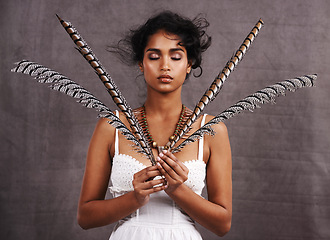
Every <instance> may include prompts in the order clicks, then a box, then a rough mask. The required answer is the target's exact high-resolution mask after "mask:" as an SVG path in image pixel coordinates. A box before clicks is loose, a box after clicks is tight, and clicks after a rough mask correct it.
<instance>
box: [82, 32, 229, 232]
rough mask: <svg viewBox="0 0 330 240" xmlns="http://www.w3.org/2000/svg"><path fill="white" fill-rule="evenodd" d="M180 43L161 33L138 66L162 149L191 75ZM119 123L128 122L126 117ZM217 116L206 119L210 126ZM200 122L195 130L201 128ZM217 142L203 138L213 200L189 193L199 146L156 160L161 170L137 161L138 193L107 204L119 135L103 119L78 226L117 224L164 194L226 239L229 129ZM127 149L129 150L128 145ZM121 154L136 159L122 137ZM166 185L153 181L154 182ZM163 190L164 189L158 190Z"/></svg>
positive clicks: (150, 123)
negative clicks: (154, 196) (191, 167)
mask: <svg viewBox="0 0 330 240" xmlns="http://www.w3.org/2000/svg"><path fill="white" fill-rule="evenodd" d="M179 42H180V41H179V37H178V36H176V35H173V34H169V33H166V32H164V31H162V30H160V31H158V32H156V33H155V34H153V35H152V36H150V38H149V41H148V44H147V46H146V48H145V50H144V58H143V61H142V62H141V63H140V64H139V67H140V69H141V71H142V72H143V74H144V77H145V81H146V84H147V99H146V102H145V109H146V113H147V116H148V126H149V130H150V132H151V134H152V136H153V138H154V140H155V141H157V142H158V144H159V145H165V144H166V143H167V141H168V137H169V136H171V135H172V134H173V132H174V129H175V126H176V123H177V121H178V117H179V115H180V112H181V108H182V101H181V90H182V84H183V83H184V81H185V78H186V74H187V73H189V72H190V70H191V62H190V61H189V60H188V59H187V52H186V49H185V48H184V47H183V46H180V44H179ZM120 118H121V120H122V121H123V122H125V118H124V117H123V115H122V114H121V115H120ZM211 118H212V116H207V119H206V121H209V120H210V119H211ZM200 121H201V120H200V119H199V120H198V121H197V122H196V123H195V124H194V125H193V130H194V129H195V130H196V129H197V128H198V127H199V125H200ZM213 128H214V130H215V131H216V134H215V136H205V137H204V139H205V140H204V148H203V159H204V161H205V163H206V164H207V169H206V184H207V191H208V200H206V199H204V198H202V197H200V196H199V195H198V194H196V193H195V192H193V191H192V190H191V189H190V188H188V187H187V186H186V185H185V184H184V182H185V181H186V180H187V178H188V172H189V170H188V168H187V167H186V166H185V164H184V162H185V161H188V160H191V159H196V155H197V143H196V144H191V146H187V147H185V148H184V149H183V151H182V152H180V153H178V154H175V155H173V154H172V153H171V152H168V151H164V152H162V153H160V154H159V156H157V155H158V153H157V152H156V151H154V154H155V156H157V157H156V160H157V165H155V166H150V163H149V162H148V160H147V159H145V158H143V157H142V156H139V155H138V154H137V155H136V156H134V157H135V158H136V159H137V160H139V161H140V162H141V163H143V164H144V165H145V166H146V168H144V169H143V170H141V171H140V172H137V173H135V174H134V179H133V182H132V183H133V187H134V191H132V192H129V193H127V194H124V195H122V196H121V197H118V198H113V199H107V200H104V198H105V193H106V191H107V187H108V182H109V178H110V173H111V158H112V157H113V155H114V138H115V129H114V128H113V127H112V126H110V125H109V124H108V123H107V120H105V119H101V120H100V121H99V122H98V124H97V126H96V128H95V131H94V134H93V136H92V139H91V142H90V146H89V150H88V156H87V162H86V169H85V175H84V180H83V184H82V190H81V196H80V200H79V206H78V223H79V224H80V226H81V227H82V228H84V229H88V228H93V227H99V226H104V225H107V224H110V223H113V222H116V221H118V220H120V219H122V218H123V217H125V216H127V215H129V214H130V213H132V212H134V211H136V210H137V209H138V208H140V207H141V206H143V205H145V204H147V203H148V201H149V199H150V195H151V194H153V193H155V192H159V191H165V192H166V193H167V194H168V196H169V197H171V198H172V199H173V200H174V201H175V202H176V203H177V204H178V205H179V206H180V207H181V208H182V209H183V210H184V211H185V212H186V213H187V214H188V215H189V216H190V217H191V218H193V219H194V220H195V221H197V222H198V223H200V224H201V225H203V226H204V227H206V228H207V229H209V230H211V231H212V232H214V233H216V234H217V235H219V236H223V235H224V234H226V233H227V232H228V231H229V229H230V226H231V217H232V178H231V177H232V162H231V150H230V144H229V139H228V133H227V129H226V126H225V125H224V124H223V123H219V124H217V125H215V126H214V127H213ZM125 143H126V144H125ZM119 144H120V152H121V153H122V152H123V153H125V152H126V153H128V154H130V153H132V149H130V144H129V143H128V142H127V140H125V139H124V138H123V136H120V143H119ZM161 175H162V176H164V177H165V180H164V179H158V180H152V179H153V178H154V177H155V176H161ZM158 184H161V186H158V187H154V186H156V185H158Z"/></svg>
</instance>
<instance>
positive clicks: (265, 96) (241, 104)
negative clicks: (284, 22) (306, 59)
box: [172, 74, 317, 153]
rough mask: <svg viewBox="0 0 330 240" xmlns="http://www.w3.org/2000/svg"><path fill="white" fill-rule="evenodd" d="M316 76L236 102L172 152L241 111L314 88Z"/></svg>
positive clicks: (211, 131)
mask: <svg viewBox="0 0 330 240" xmlns="http://www.w3.org/2000/svg"><path fill="white" fill-rule="evenodd" d="M316 78H317V75H316V74H313V75H305V76H301V77H297V78H294V79H289V80H285V81H282V82H279V83H276V84H274V85H271V86H268V87H266V88H264V89H262V90H259V91H257V92H256V93H254V94H252V95H250V96H248V97H246V98H244V99H242V100H241V101H238V102H237V103H236V104H235V105H233V106H231V107H229V108H228V109H226V110H225V111H223V112H221V113H220V114H218V115H217V116H215V117H214V118H213V119H211V120H210V121H209V122H208V123H206V124H205V125H204V126H202V127H201V128H200V129H198V130H197V131H196V132H194V133H193V134H192V135H190V136H189V137H188V138H187V139H186V140H185V141H183V142H182V143H181V144H180V145H179V146H177V147H176V148H174V149H173V150H172V152H174V153H175V152H179V151H180V149H182V148H183V147H184V146H186V145H187V144H189V143H192V142H194V141H196V140H197V139H200V138H201V137H203V135H204V134H210V135H213V134H214V130H213V129H212V128H211V126H212V125H214V124H217V123H219V122H224V121H226V120H228V119H230V118H232V117H234V116H236V115H238V114H240V113H241V112H243V111H246V110H249V111H252V110H253V109H255V108H260V105H261V104H264V103H275V99H276V98H277V97H279V96H281V95H285V93H286V91H291V92H294V91H296V90H297V89H300V88H303V87H312V86H314V81H315V80H316Z"/></svg>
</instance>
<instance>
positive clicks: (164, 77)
mask: <svg viewBox="0 0 330 240" xmlns="http://www.w3.org/2000/svg"><path fill="white" fill-rule="evenodd" d="M158 79H159V80H160V81H161V82H163V83H170V82H172V81H173V78H172V77H171V76H170V75H165V74H164V75H160V76H159V77H158Z"/></svg>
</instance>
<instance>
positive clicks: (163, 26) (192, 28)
mask: <svg viewBox="0 0 330 240" xmlns="http://www.w3.org/2000/svg"><path fill="white" fill-rule="evenodd" d="M208 26H209V23H208V21H207V20H206V19H205V18H204V17H201V16H200V15H198V16H197V17H195V18H194V19H193V20H190V19H188V18H185V17H182V16H180V15H178V14H176V13H173V12H171V11H163V12H161V13H159V14H157V15H155V16H153V17H151V18H149V19H148V20H147V22H146V23H145V24H143V25H141V26H140V27H138V28H136V29H134V30H130V32H129V34H127V36H126V37H125V38H124V39H122V40H120V41H119V42H118V45H117V46H116V47H111V48H110V49H109V51H111V52H116V53H118V54H119V56H120V57H121V59H122V60H123V61H124V62H126V63H128V64H130V65H132V64H138V63H139V62H142V61H143V57H144V49H145V47H146V45H147V43H148V40H149V37H150V36H151V35H153V34H155V33H156V32H157V31H159V30H164V31H165V32H168V33H171V34H175V35H177V36H179V37H180V44H181V45H182V46H184V47H185V48H186V50H187V57H188V60H189V61H191V63H192V69H196V68H200V74H199V75H198V76H197V77H199V76H201V75H202V67H201V62H202V53H203V52H204V51H205V50H206V49H207V48H208V47H209V46H210V45H211V37H210V36H208V35H207V34H206V32H205V29H206V28H207V27H208ZM187 77H188V75H187Z"/></svg>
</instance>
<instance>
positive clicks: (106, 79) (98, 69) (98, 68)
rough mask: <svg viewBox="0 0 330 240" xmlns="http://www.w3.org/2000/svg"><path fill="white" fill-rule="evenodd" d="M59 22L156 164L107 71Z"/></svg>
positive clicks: (69, 27)
mask: <svg viewBox="0 0 330 240" xmlns="http://www.w3.org/2000/svg"><path fill="white" fill-rule="evenodd" d="M56 16H57V18H58V19H59V21H60V22H61V24H62V26H63V27H64V29H65V30H66V31H67V33H68V34H69V35H70V37H71V39H72V40H73V41H74V43H75V44H76V46H77V50H78V51H79V52H80V53H81V55H82V56H83V57H84V58H85V59H86V60H87V61H88V63H89V64H90V65H91V67H92V68H93V69H94V70H95V73H96V74H97V75H98V76H99V78H100V79H101V81H102V82H103V84H104V86H105V87H106V88H107V90H108V92H109V94H110V95H111V97H112V99H113V101H114V102H115V103H116V105H117V106H118V108H119V109H120V110H121V111H122V112H123V113H124V114H125V116H126V118H127V121H128V122H129V124H130V127H131V129H132V132H133V134H134V135H135V136H136V138H137V139H138V141H139V143H140V145H141V146H142V148H143V152H144V153H145V154H146V156H147V157H148V158H149V159H150V161H151V163H152V164H153V165H154V164H156V162H155V160H154V156H153V153H152V150H151V148H150V146H149V144H148V141H147V139H146V137H145V136H144V134H143V130H142V128H141V126H140V125H139V123H138V121H137V119H136V118H135V116H134V114H133V111H132V109H131V107H130V106H129V105H128V103H127V102H126V99H125V98H124V96H123V95H122V94H121V92H120V91H119V89H118V87H117V86H116V84H115V83H114V81H113V80H112V78H111V77H110V75H109V74H108V73H107V71H106V70H105V69H104V67H103V66H102V64H101V62H100V61H99V60H98V59H97V57H96V56H95V54H94V53H93V51H92V49H91V48H90V47H89V46H88V45H87V43H86V41H85V40H84V39H83V38H82V37H81V35H80V34H79V33H78V31H77V30H76V29H75V27H74V26H72V24H71V23H70V22H67V21H64V20H62V19H61V18H60V17H59V16H58V15H56Z"/></svg>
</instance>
